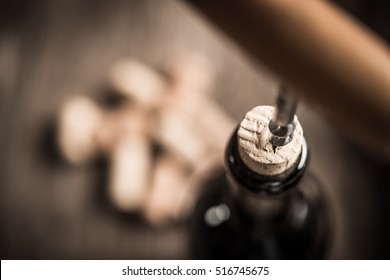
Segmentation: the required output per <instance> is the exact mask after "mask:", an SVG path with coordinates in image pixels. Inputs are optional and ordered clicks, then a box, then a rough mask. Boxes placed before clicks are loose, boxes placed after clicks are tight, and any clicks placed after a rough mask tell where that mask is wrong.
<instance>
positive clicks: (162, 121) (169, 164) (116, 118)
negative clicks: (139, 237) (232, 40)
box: [58, 52, 235, 225]
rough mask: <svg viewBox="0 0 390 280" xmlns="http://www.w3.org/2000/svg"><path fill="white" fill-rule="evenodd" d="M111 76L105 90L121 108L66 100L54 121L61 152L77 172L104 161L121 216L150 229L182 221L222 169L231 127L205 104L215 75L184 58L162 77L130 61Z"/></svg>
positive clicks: (199, 61)
mask: <svg viewBox="0 0 390 280" xmlns="http://www.w3.org/2000/svg"><path fill="white" fill-rule="evenodd" d="M108 72H109V74H108V78H107V79H108V85H109V86H110V87H111V89H112V92H115V94H117V95H120V96H122V99H123V100H124V101H123V102H122V103H121V105H120V106H116V107H114V108H109V107H104V106H102V105H98V104H97V103H96V102H95V101H94V100H92V99H91V98H89V97H87V96H73V97H71V98H70V99H69V100H68V101H67V102H66V103H65V104H64V105H63V107H62V108H61V111H60V113H59V116H58V128H59V129H58V144H59V147H60V150H61V152H62V154H63V156H64V157H65V159H66V160H67V161H69V162H70V163H72V164H74V165H77V166H81V165H85V164H87V163H88V162H91V161H92V160H93V159H95V158H96V156H97V155H102V154H103V155H104V156H105V157H107V159H108V160H109V163H110V164H109V168H110V170H109V181H108V186H107V189H108V192H107V193H108V195H109V198H110V201H111V202H112V204H113V206H114V207H115V208H116V209H117V210H118V211H120V212H125V213H139V214H140V215H142V217H144V218H145V220H146V221H148V222H150V223H151V224H153V225H161V224H165V223H168V222H172V221H180V220H182V219H184V218H185V217H186V216H188V214H190V212H191V209H192V208H193V206H194V203H195V201H196V198H197V193H198V184H199V181H200V180H201V179H202V178H201V177H202V176H206V175H205V173H207V171H208V170H212V166H214V165H218V164H219V165H220V164H221V162H222V157H223V150H224V148H225V144H226V142H227V139H228V138H229V136H230V134H231V133H232V131H233V129H234V126H235V124H234V123H233V121H232V120H231V119H230V118H229V116H228V115H227V114H226V113H224V112H223V111H222V110H221V108H220V107H219V106H218V105H217V104H216V103H214V102H213V101H212V99H211V97H210V92H211V91H212V86H213V81H214V71H213V68H212V66H211V65H210V62H209V61H208V60H207V59H206V58H205V57H203V56H202V55H200V54H198V53H193V52H187V53H184V54H181V55H177V57H174V58H173V59H172V61H171V63H170V64H169V65H168V66H167V67H166V69H165V72H166V75H162V74H161V73H160V72H158V71H156V70H155V69H153V68H152V67H150V66H148V65H146V64H144V63H142V62H140V61H137V60H135V59H132V58H126V59H122V60H120V61H118V62H117V63H115V64H114V65H113V66H112V68H111V69H109V71H108ZM156 147H157V149H156ZM155 150H158V152H157V153H156V152H154V151H155Z"/></svg>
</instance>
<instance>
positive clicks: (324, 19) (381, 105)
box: [187, 0, 390, 157]
mask: <svg viewBox="0 0 390 280" xmlns="http://www.w3.org/2000/svg"><path fill="white" fill-rule="evenodd" d="M187 1H189V2H191V3H192V4H193V5H194V6H196V7H197V8H199V9H200V10H201V11H202V12H203V13H204V14H205V15H206V16H207V17H208V18H209V19H211V20H212V21H213V22H214V23H215V24H216V25H217V26H219V27H220V28H221V29H222V30H223V31H225V32H226V33H227V34H228V35H230V36H231V37H232V38H233V39H235V40H236V41H237V42H238V44H239V45H241V46H242V47H243V48H244V49H245V50H246V51H247V52H248V53H249V54H250V55H252V57H253V58H255V59H257V60H258V61H259V62H262V63H265V64H266V65H267V66H268V67H269V68H270V69H271V70H273V71H274V72H275V73H276V74H278V75H279V76H280V77H281V78H282V79H283V80H284V81H286V82H288V83H289V84H290V85H292V86H293V87H294V88H295V89H296V90H297V91H298V92H299V93H300V94H301V95H302V97H303V98H304V99H305V100H306V101H308V102H311V103H312V104H313V105H315V106H317V108H318V109H319V110H320V111H321V112H323V113H325V114H326V115H327V116H328V117H329V118H330V119H332V120H333V121H334V122H335V123H336V124H338V125H340V126H341V128H342V129H343V130H344V131H346V133H347V134H349V135H351V136H352V137H353V138H354V139H356V140H358V141H359V142H361V143H363V144H366V146H367V147H369V148H372V149H374V150H376V151H379V152H380V153H382V154H386V155H387V156H389V157H390V52H389V49H388V48H387V46H386V44H385V42H383V41H382V40H381V39H380V38H378V37H377V36H376V35H375V34H373V33H372V32H371V31H369V30H368V29H367V28H366V27H365V26H363V25H362V24H360V23H359V22H357V21H356V20H354V19H353V18H352V17H350V16H348V15H347V14H346V13H344V12H342V11H341V10H339V9H337V7H335V6H334V5H333V4H332V3H329V2H327V1H319V0H305V1H302V0H220V1H218V0H216V1H208V0H187Z"/></svg>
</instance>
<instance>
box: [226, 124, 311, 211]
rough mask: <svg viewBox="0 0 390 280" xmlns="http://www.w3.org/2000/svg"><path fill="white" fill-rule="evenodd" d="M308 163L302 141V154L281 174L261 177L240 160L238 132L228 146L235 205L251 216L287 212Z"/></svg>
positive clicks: (227, 165) (227, 155)
mask: <svg viewBox="0 0 390 280" xmlns="http://www.w3.org/2000/svg"><path fill="white" fill-rule="evenodd" d="M308 161H309V153H308V148H307V145H306V141H305V139H303V143H302V149H301V154H300V156H299V157H298V159H297V161H296V162H295V164H294V165H293V166H291V167H290V168H289V169H288V170H286V171H285V172H283V173H282V174H279V175H275V176H262V175H260V174H257V173H255V172H254V171H252V170H251V169H249V168H248V167H247V166H246V165H245V164H244V162H243V161H242V159H241V158H240V156H239V152H238V141H237V131H235V132H234V133H233V135H232V137H231V139H230V141H229V143H228V145H227V149H226V153H225V165H226V170H227V172H226V173H227V179H228V181H229V186H230V192H231V195H232V198H233V202H234V204H236V206H238V207H239V208H241V209H242V210H243V211H244V212H246V213H249V214H250V215H255V216H260V217H273V216H275V215H278V214H280V213H281V212H283V211H284V209H285V208H286V207H288V205H289V204H290V203H289V201H291V199H292V197H293V196H294V194H295V193H297V192H296V188H295V186H296V185H297V183H298V182H299V181H300V179H301V178H302V176H303V174H304V172H305V170H306V167H307V165H308Z"/></svg>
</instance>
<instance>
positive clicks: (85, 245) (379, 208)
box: [0, 0, 390, 259]
mask: <svg viewBox="0 0 390 280" xmlns="http://www.w3.org/2000/svg"><path fill="white" fill-rule="evenodd" d="M0 10H1V17H0V255H1V258H2V259H14V258H16V259H86V258H90V259H134V258H135V259H156V258H163V259H176V258H189V257H190V253H189V252H188V250H187V245H186V244H187V235H186V230H187V228H186V225H185V224H180V225H168V226H165V227H163V228H153V227H151V226H149V225H147V224H146V223H145V222H143V221H142V220H141V219H140V218H139V217H137V216H136V215H125V214H121V213H119V212H117V211H116V210H114V209H113V208H112V207H111V206H110V204H109V203H108V199H107V195H106V191H107V190H106V186H107V185H106V181H107V178H106V172H107V166H106V165H107V164H106V163H105V162H104V161H99V162H97V163H96V164H93V165H90V166H87V167H84V168H75V167H72V166H70V165H68V164H66V163H64V162H63V160H62V159H61V158H60V156H59V155H58V152H57V150H56V147H55V141H54V134H55V126H54V124H55V119H56V114H57V112H58V109H59V107H60V106H61V104H62V103H63V102H64V100H66V99H67V98H68V97H70V96H71V95H73V94H80V93H81V94H85V95H89V96H92V97H93V98H95V99H96V100H103V99H104V96H105V95H106V94H107V87H106V77H107V71H108V68H109V67H110V65H112V64H113V63H114V62H115V61H116V60H118V59H120V58H121V57H128V56H131V57H136V58H137V59H139V60H142V61H144V62H146V63H149V64H150V65H152V66H154V67H157V68H159V69H164V67H166V65H167V64H168V63H169V61H170V59H171V58H172V57H173V56H174V55H175V54H176V53H177V52H178V51H180V50H186V49H191V50H196V51H199V52H201V53H204V54H205V55H206V56H207V57H209V58H210V60H211V62H212V63H213V64H214V65H215V67H216V71H217V78H216V81H215V89H214V91H213V98H214V99H215V100H216V101H217V102H218V103H219V104H220V105H221V106H223V108H225V109H226V110H227V112H228V113H230V114H231V115H232V117H233V118H234V119H235V120H236V121H237V123H238V121H240V119H241V118H242V117H243V116H244V115H245V113H246V111H248V110H250V109H251V108H252V107H255V106H257V105H260V104H272V102H273V99H274V97H275V93H276V89H277V86H276V84H277V79H276V78H275V77H274V76H273V75H271V74H270V73H269V71H267V70H266V68H265V67H263V66H256V65H254V63H253V62H251V61H250V60H249V59H248V58H247V57H246V56H245V55H244V54H243V53H242V52H240V50H239V49H238V48H237V47H236V46H234V45H233V44H232V43H231V42H229V41H228V40H227V39H226V38H225V37H223V36H221V35H220V34H219V33H218V32H216V31H215V30H214V29H213V28H211V27H209V26H208V25H207V24H206V22H205V21H204V20H202V18H201V17H200V16H199V15H198V14H197V13H195V12H194V11H192V10H191V9H190V8H189V7H188V6H186V5H185V4H184V3H182V2H180V1H174V0H167V1H157V0H145V1H137V0H132V1H125V0H111V1H108V0H104V1H91V0H84V1H75V0H72V1H70V0H69V1H67V0H53V1H49V0H38V1H3V2H2V3H1V6H0ZM298 117H299V119H300V122H301V124H302V126H303V129H304V133H305V135H306V137H307V138H308V141H309V144H310V147H311V151H312V157H311V158H312V160H311V165H310V171H311V172H313V173H315V174H316V175H317V177H318V178H319V179H320V180H321V181H322V182H323V185H324V189H325V194H326V195H327V196H328V197H329V200H330V205H331V207H332V210H333V213H334V226H335V230H334V237H333V244H332V248H331V253H330V255H329V257H330V258H363V259H369V258H389V257H390V253H389V251H390V241H389V240H387V237H388V236H389V234H390V219H389V218H388V217H389V214H390V206H389V205H390V203H389V202H390V188H389V187H390V183H389V182H390V175H389V173H390V172H389V170H390V168H389V165H388V164H386V163H381V162H379V161H377V160H375V159H373V158H372V157H371V156H370V155H368V154H366V153H365V152H364V151H363V150H361V149H360V148H359V147H356V146H354V145H353V144H351V143H350V142H349V141H348V140H346V138H345V136H344V135H341V134H340V132H339V131H336V130H335V129H334V128H333V126H332V125H331V124H330V123H328V121H327V120H326V119H324V118H323V117H321V116H320V115H319V114H318V113H317V112H316V111H315V110H314V109H313V108H310V106H307V105H306V104H303V103H302V104H300V108H299V114H298Z"/></svg>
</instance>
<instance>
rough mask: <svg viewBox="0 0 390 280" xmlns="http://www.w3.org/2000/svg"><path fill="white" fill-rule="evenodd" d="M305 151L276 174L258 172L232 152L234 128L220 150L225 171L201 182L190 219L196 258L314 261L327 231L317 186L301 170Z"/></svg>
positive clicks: (323, 247)
mask: <svg viewBox="0 0 390 280" xmlns="http://www.w3.org/2000/svg"><path fill="white" fill-rule="evenodd" d="M308 161H309V151H308V147H307V145H306V141H305V139H303V143H302V149H301V153H300V155H299V158H298V160H297V161H296V162H295V163H294V165H293V166H292V167H290V168H289V169H288V170H286V171H285V172H283V173H282V174H280V175H275V176H261V175H259V174H257V173H255V172H253V171H252V170H251V169H249V168H248V167H247V166H246V165H245V163H244V162H243V161H242V159H241V158H240V155H239V152H238V140H237V131H235V132H234V134H233V135H232V137H231V139H230V142H229V144H228V146H227V149H226V153H225V169H223V168H221V169H220V170H216V171H215V172H214V176H213V177H210V178H207V179H205V181H204V182H203V184H202V186H203V193H202V195H201V196H200V199H199V202H198V204H197V206H196V208H195V211H194V216H193V219H192V221H191V231H190V232H191V238H190V240H191V248H192V252H193V257H194V258H197V259H320V258H325V257H326V252H327V250H326V249H327V248H328V244H329V237H330V235H331V226H330V215H329V213H328V212H329V210H328V209H327V207H326V203H325V202H326V200H325V198H324V196H323V194H322V192H321V186H320V184H319V183H318V181H317V180H316V179H315V177H314V176H312V175H311V174H310V173H306V172H305V171H306V167H307V165H308Z"/></svg>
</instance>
